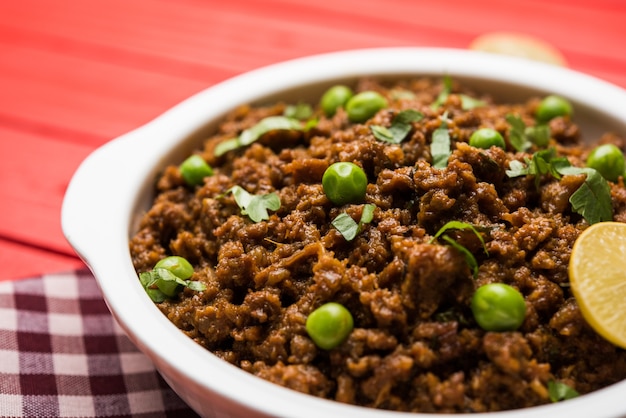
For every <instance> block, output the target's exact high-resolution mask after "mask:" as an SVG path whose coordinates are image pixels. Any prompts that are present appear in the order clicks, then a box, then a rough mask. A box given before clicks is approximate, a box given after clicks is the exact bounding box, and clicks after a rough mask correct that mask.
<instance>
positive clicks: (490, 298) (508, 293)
mask: <svg viewBox="0 0 626 418" xmlns="http://www.w3.org/2000/svg"><path fill="white" fill-rule="evenodd" d="M471 308H472V313H473V314H474V319H475V320H476V322H477V323H478V325H479V326H480V327H481V328H482V329H484V330H486V331H513V330H516V329H517V328H519V327H520V326H521V325H522V323H523V322H524V319H525V317H526V304H525V302H524V297H523V296H522V294H521V293H520V292H519V291H518V290H517V289H515V288H513V287H511V286H509V285H507V284H504V283H490V284H486V285H484V286H481V287H479V288H478V289H477V290H476V292H475V293H474V296H473V297H472V302H471Z"/></svg>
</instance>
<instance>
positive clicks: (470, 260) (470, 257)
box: [442, 235, 478, 277]
mask: <svg viewBox="0 0 626 418" xmlns="http://www.w3.org/2000/svg"><path fill="white" fill-rule="evenodd" d="M442 239H443V240H444V241H446V242H447V243H448V244H450V246H452V247H454V248H456V249H457V250H458V251H459V252H460V253H461V254H463V257H465V261H466V262H467V265H468V266H469V267H470V269H471V270H472V276H474V277H476V275H477V274H478V262H477V261H476V257H474V254H472V253H471V252H470V251H469V250H468V249H467V248H465V247H464V246H462V245H461V244H459V243H458V242H456V241H455V240H453V239H452V238H450V237H449V236H447V235H444V236H443V237H442Z"/></svg>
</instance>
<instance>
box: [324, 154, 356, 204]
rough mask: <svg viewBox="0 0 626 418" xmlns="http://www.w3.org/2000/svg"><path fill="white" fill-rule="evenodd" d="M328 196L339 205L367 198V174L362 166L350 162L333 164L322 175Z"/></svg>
mask: <svg viewBox="0 0 626 418" xmlns="http://www.w3.org/2000/svg"><path fill="white" fill-rule="evenodd" d="M322 187H323V188H324V193H325V194H326V197H328V199H329V200H330V201H331V202H333V203H334V204H335V205H337V206H341V205H345V204H347V203H357V202H360V201H362V200H363V199H364V198H365V191H366V190H367V176H366V175H365V172H364V171H363V169H362V168H361V167H359V166H358V165H356V164H354V163H350V162H338V163H334V164H331V165H330V166H329V167H328V168H327V169H326V171H325V172H324V175H323V176H322Z"/></svg>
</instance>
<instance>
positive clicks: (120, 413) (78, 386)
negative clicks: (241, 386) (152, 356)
mask: <svg viewBox="0 0 626 418" xmlns="http://www.w3.org/2000/svg"><path fill="white" fill-rule="evenodd" d="M0 416H2V417H38V418H39V417H85V418H87V417H195V416H196V415H195V413H194V412H193V411H192V410H191V409H190V408H189V407H188V406H187V405H185V403H184V402H183V401H182V400H181V399H180V398H179V397H178V396H177V395H176V394H175V393H174V392H173V391H172V390H171V389H170V388H169V386H167V384H166V383H165V382H164V381H163V379H162V378H161V376H160V375H159V374H158V373H157V371H156V370H155V368H154V366H153V365H152V363H151V362H150V360H148V358H147V357H145V356H144V355H143V354H142V353H140V352H139V351H138V350H137V348H136V347H135V346H134V345H133V344H132V343H131V342H130V341H129V340H128V338H127V337H126V336H125V335H124V334H123V332H122V331H121V329H120V328H119V327H118V326H117V324H116V323H115V321H114V319H113V317H112V316H111V314H110V313H109V311H108V309H107V307H106V305H105V303H104V301H103V299H102V296H101V293H100V290H99V289H98V286H97V284H96V281H95V279H94V278H93V276H92V275H91V273H90V272H88V271H87V270H80V271H76V272H71V273H66V274H54V275H47V276H43V277H38V278H33V279H25V280H19V281H13V282H11V281H9V282H0Z"/></svg>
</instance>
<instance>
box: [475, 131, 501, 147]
mask: <svg viewBox="0 0 626 418" xmlns="http://www.w3.org/2000/svg"><path fill="white" fill-rule="evenodd" d="M469 144H470V145H471V146H473V147H476V148H483V149H489V148H491V147H493V146H496V147H500V148H502V149H505V148H506V144H505V143H504V138H502V135H501V134H500V132H498V131H496V130H495V129H491V128H481V129H478V130H476V131H474V133H473V134H472V136H470V140H469Z"/></svg>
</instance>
